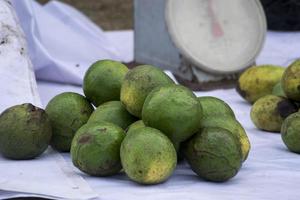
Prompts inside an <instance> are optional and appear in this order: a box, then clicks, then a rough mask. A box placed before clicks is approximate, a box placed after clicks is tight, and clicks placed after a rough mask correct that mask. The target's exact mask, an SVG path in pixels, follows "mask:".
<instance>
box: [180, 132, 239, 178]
mask: <svg viewBox="0 0 300 200" xmlns="http://www.w3.org/2000/svg"><path fill="white" fill-rule="evenodd" d="M183 151H184V156H185V158H186V160H187V162H188V163H189V165H190V166H191V168H192V170H193V171H194V172H195V173H196V174H197V175H198V176H200V177H201V178H204V179H206V180H209V181H214V182H223V181H227V180H228V179H230V178H232V177H234V176H235V175H236V174H237V173H238V171H239V169H240V168H241V166H242V152H241V149H240V145H239V143H238V141H237V139H236V137H234V136H233V135H232V134H231V133H230V132H229V131H227V130H225V129H222V128H204V129H201V131H199V132H198V133H196V134H195V135H194V136H193V137H192V138H190V139H189V140H188V141H186V142H184V143H183Z"/></svg>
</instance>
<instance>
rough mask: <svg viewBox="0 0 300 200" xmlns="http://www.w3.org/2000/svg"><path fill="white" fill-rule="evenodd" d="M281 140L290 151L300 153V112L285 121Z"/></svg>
mask: <svg viewBox="0 0 300 200" xmlns="http://www.w3.org/2000/svg"><path fill="white" fill-rule="evenodd" d="M281 138H282V140H283V142H284V144H285V145H286V146H287V148H288V149H289V150H290V151H292V152H295V153H300V112H297V113H294V114H291V115H290V116H288V117H287V118H286V119H285V120H284V122H283V124H282V127H281Z"/></svg>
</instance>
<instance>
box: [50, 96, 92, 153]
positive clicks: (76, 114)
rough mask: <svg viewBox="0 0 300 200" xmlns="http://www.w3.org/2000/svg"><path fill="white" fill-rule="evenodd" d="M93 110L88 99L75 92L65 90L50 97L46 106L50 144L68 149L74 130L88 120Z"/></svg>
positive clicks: (62, 149)
mask: <svg viewBox="0 0 300 200" xmlns="http://www.w3.org/2000/svg"><path fill="white" fill-rule="evenodd" d="M93 110H94V108H93V107H92V105H91V104H90V103H89V102H88V100H87V99H86V98H85V97H84V96H82V95H80V94H77V93H73V92H65V93H62V94H59V95H57V96H55V97H54V98H53V99H51V101H50V102H49V103H48V105H47V107H46V113H47V114H48V116H49V118H50V121H51V126H52V133H53V136H52V139H51V146H52V147H53V148H54V149H56V150H58V151H63V152H68V151H70V147H71V142H72V139H73V137H74V134H75V132H76V131H77V130H78V129H79V128H80V127H81V126H82V125H83V124H85V123H86V122H87V121H88V119H89V117H90V115H91V114H92V112H93Z"/></svg>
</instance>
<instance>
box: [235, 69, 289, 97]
mask: <svg viewBox="0 0 300 200" xmlns="http://www.w3.org/2000/svg"><path fill="white" fill-rule="evenodd" d="M284 70H285V68H283V67H280V66H275V65H260V66H253V67H250V68H248V69H247V70H246V71H244V72H243V73H242V74H241V76H240V77H239V80H238V84H237V88H236V89H237V92H238V93H239V94H240V95H241V96H242V97H243V98H244V99H246V100H247V101H248V102H250V103H254V102H255V101H256V100H257V99H259V98H260V97H263V96H265V95H268V94H272V90H273V87H274V86H275V85H276V84H277V83H278V82H279V81H280V80H281V77H282V74H283V72H284Z"/></svg>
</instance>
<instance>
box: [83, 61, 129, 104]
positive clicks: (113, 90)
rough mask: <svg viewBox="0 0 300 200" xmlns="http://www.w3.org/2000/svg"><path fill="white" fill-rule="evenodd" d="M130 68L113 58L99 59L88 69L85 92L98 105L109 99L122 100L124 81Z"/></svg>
mask: <svg viewBox="0 0 300 200" xmlns="http://www.w3.org/2000/svg"><path fill="white" fill-rule="evenodd" d="M127 72H128V68H127V67H126V66H125V65H123V64H122V63H120V62H117V61H112V60H101V61H97V62H95V63H94V64H92V66H91V67H90V68H89V69H88V70H87V72H86V73H85V76H84V79H83V92H84V94H85V96H86V98H87V99H89V100H90V101H91V102H92V103H93V104H94V105H95V106H96V107H98V106H99V105H101V104H102V103H105V102H107V101H114V100H116V101H118V100H120V89H121V84H122V81H123V79H124V77H125V75H126V73H127Z"/></svg>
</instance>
